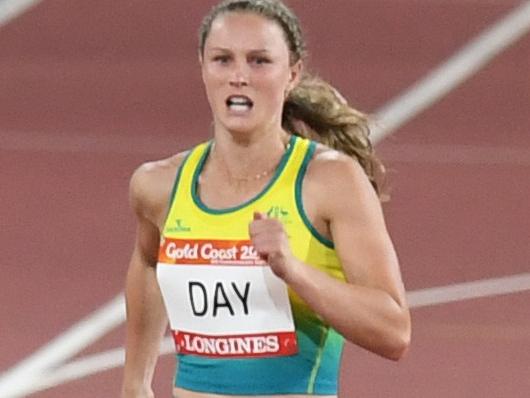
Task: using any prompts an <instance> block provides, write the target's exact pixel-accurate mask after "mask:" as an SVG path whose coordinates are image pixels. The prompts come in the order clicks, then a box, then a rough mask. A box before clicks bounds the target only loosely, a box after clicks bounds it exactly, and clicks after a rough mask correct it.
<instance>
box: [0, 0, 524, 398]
mask: <svg viewBox="0 0 530 398" xmlns="http://www.w3.org/2000/svg"><path fill="white" fill-rule="evenodd" d="M529 26H530V1H527V2H524V3H523V4H522V5H521V6H520V7H518V8H516V9H515V10H514V11H513V12H511V13H510V14H509V15H508V16H507V17H506V18H504V19H503V20H501V22H499V23H497V24H495V25H493V27H492V28H490V29H488V30H487V31H486V32H485V33H483V34H482V35H481V36H479V38H477V39H475V40H473V41H472V42H471V44H470V45H469V46H466V48H469V47H471V48H473V51H464V52H462V51H461V52H460V53H458V54H456V55H455V56H454V57H452V58H451V59H450V61H452V62H448V63H444V64H443V65H442V67H440V68H437V69H436V70H435V72H436V73H434V74H431V75H429V76H427V78H425V79H423V80H421V81H420V82H418V83H417V84H416V85H415V86H414V87H413V89H412V90H409V91H407V92H406V93H405V94H404V95H402V96H400V97H398V98H397V99H395V100H394V101H392V102H391V103H390V104H389V105H387V106H385V107H384V108H382V109H381V110H380V111H379V112H378V115H379V120H380V122H381V126H380V127H375V133H374V140H375V141H379V140H381V139H383V138H384V137H385V136H387V135H388V134H390V133H391V132H393V131H394V130H395V129H397V128H398V127H399V126H400V125H401V124H403V123H404V122H405V121H407V120H409V119H410V118H412V117H414V116H415V115H417V114H418V113H420V112H421V111H423V110H424V109H426V108H427V107H428V106H430V105H432V104H433V103H434V102H435V100H436V99H438V98H440V97H441V96H443V95H445V94H447V93H448V92H449V91H451V90H452V89H454V88H455V87H456V86H457V85H458V84H459V83H461V82H462V81H464V80H465V79H466V78H468V77H470V76H472V74H473V73H474V72H476V71H477V70H478V69H479V68H480V67H482V66H484V65H485V63H486V62H488V61H489V60H491V59H492V58H493V57H494V56H495V55H497V54H498V53H499V52H500V51H501V50H502V49H504V48H506V47H507V46H509V45H511V44H512V43H513V42H514V41H515V40H516V39H517V38H519V37H522V35H523V34H524V33H526V31H527V30H528V28H529ZM487 40H491V43H487V42H486V41H487ZM474 43H478V44H479V45H477V44H475V45H473V44H474ZM475 47H476V49H475ZM464 50H465V49H464ZM475 59H477V60H482V61H481V62H477V61H476V60H475ZM461 64H462V65H461ZM444 65H445V68H443V67H444ZM466 65H467V68H464V66H466ZM467 69H468V70H467ZM460 70H467V72H466V73H462V72H459V73H457V72H458V71H460ZM444 74H446V75H447V77H446V78H444ZM433 93H435V94H433ZM121 322H123V318H121V319H119V323H118V324H120V323H121ZM78 326H79V324H78V325H76V326H74V327H73V329H77V328H78ZM115 326H116V324H115V320H113V321H112V322H108V323H107V324H102V325H100V328H99V330H97V331H92V332H91V333H83V338H81V337H80V338H79V339H78V340H77V342H76V346H77V347H81V349H82V348H84V347H86V346H88V345H89V344H91V343H92V342H93V341H95V340H96V339H97V338H99V336H102V335H103V334H105V333H107V332H108V331H110V330H112V329H113V328H114V327H115ZM83 328H84V329H86V330H92V328H91V327H90V326H89V325H85V326H83ZM94 336H96V337H95V338H94ZM63 341H66V340H64V339H63V338H62V337H61V336H59V337H58V338H57V339H55V340H54V341H53V342H52V343H53V344H54V350H56V351H59V352H66V351H69V350H70V344H71V342H68V344H66V343H63ZM52 343H50V344H52ZM48 347H49V345H46V346H44V347H43V348H42V349H41V350H39V351H37V352H36V353H35V354H33V355H32V356H30V357H29V358H28V359H27V360H24V361H22V362H21V364H23V363H26V362H27V361H28V360H30V359H31V360H32V361H29V363H30V364H31V363H32V362H33V363H38V364H39V367H38V369H40V371H41V372H42V371H43V370H45V369H46V368H47V369H50V368H51V366H45V365H46V361H44V360H41V359H40V356H41V355H40V354H39V353H41V352H44V353H46V354H48V352H49V350H48ZM73 351H75V350H71V352H73ZM77 352H78V351H77ZM72 355H73V354H72ZM59 356H60V357H61V358H63V360H64V359H66V358H70V357H71V355H70V356H68V355H63V354H61V355H59ZM46 357H48V355H47V356H46ZM49 357H51V355H50V356H49ZM15 369H16V370H17V372H16V373H15V376H17V377H14V378H13V377H7V376H8V375H10V374H13V371H12V370H10V371H8V372H7V373H6V375H7V376H3V375H2V378H1V379H0V395H1V396H6V397H7V396H10V397H13V398H16V397H20V396H21V395H17V394H16V392H15V393H13V394H11V395H8V394H7V393H6V394H4V391H7V389H8V388H9V389H10V390H9V391H16V387H17V386H18V387H20V383H21V382H22V383H26V384H31V382H30V380H31V378H36V377H38V375H39V374H38V373H35V372H36V371H37V367H35V368H34V370H33V372H27V371H25V366H20V365H17V366H16V367H15V368H14V369H13V370H15ZM22 374H24V375H25V376H26V377H25V378H24V379H23V380H22V379H21V376H22ZM4 389H5V390H4Z"/></svg>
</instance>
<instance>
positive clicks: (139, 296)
mask: <svg viewBox="0 0 530 398" xmlns="http://www.w3.org/2000/svg"><path fill="white" fill-rule="evenodd" d="M126 302H127V337H126V359H125V369H124V380H123V395H124V397H128V396H136V395H133V393H135V392H139V391H148V390H150V385H151V381H152V378H153V373H154V369H155V365H156V361H157V358H158V355H159V349H160V343H161V340H162V338H163V336H164V333H165V330H166V327H167V316H166V312H165V308H164V303H163V301H162V297H161V294H160V289H159V287H158V283H157V281H156V270H155V268H154V267H151V266H146V265H143V264H139V263H134V260H133V263H132V264H131V267H130V269H129V272H128V274H127V284H126ZM138 396H144V395H138Z"/></svg>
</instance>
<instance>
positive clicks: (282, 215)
mask: <svg viewBox="0 0 530 398" xmlns="http://www.w3.org/2000/svg"><path fill="white" fill-rule="evenodd" d="M267 216H268V217H270V218H276V219H278V220H281V221H287V220H288V217H289V212H288V211H287V210H285V209H284V208H283V207H281V206H271V207H270V208H269V210H267Z"/></svg>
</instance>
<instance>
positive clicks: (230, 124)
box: [222, 120, 258, 135]
mask: <svg viewBox="0 0 530 398" xmlns="http://www.w3.org/2000/svg"><path fill="white" fill-rule="evenodd" d="M222 125H223V127H224V129H225V130H227V131H229V132H230V133H232V134H238V135H239V134H249V133H251V132H253V131H255V130H256V129H257V128H258V126H257V125H256V123H249V121H245V120H239V121H225V122H223V123H222Z"/></svg>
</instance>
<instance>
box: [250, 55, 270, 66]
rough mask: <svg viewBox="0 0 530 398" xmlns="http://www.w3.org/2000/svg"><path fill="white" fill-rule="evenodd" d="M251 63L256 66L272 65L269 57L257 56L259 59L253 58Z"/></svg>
mask: <svg viewBox="0 0 530 398" xmlns="http://www.w3.org/2000/svg"><path fill="white" fill-rule="evenodd" d="M250 62H251V63H253V64H255V65H265V64H270V63H271V60H270V59H269V58H267V57H263V56H259V57H258V56H257V57H251V58H250Z"/></svg>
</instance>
